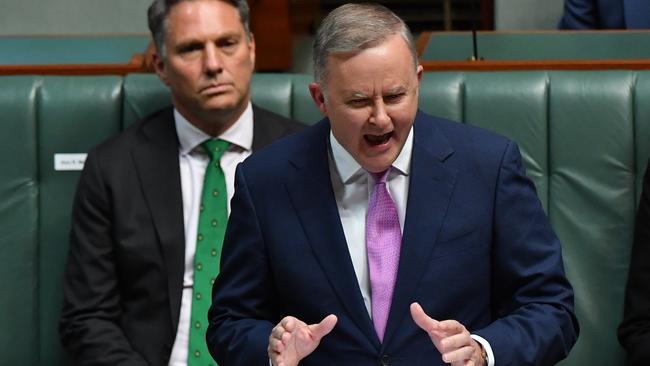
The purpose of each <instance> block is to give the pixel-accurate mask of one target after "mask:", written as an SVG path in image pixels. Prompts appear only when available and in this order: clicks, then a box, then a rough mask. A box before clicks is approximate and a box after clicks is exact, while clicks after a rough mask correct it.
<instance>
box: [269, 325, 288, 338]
mask: <svg viewBox="0 0 650 366" xmlns="http://www.w3.org/2000/svg"><path fill="white" fill-rule="evenodd" d="M284 332H285V329H284V327H283V326H281V325H279V324H278V325H277V326H276V327H275V328H273V330H272V331H271V337H273V338H277V339H280V338H282V334H284Z"/></svg>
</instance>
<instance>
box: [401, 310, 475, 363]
mask: <svg viewBox="0 0 650 366" xmlns="http://www.w3.org/2000/svg"><path fill="white" fill-rule="evenodd" d="M411 316H412V317H413V320H414V321H415V324H417V325H418V326H419V327H420V328H422V329H423V330H424V331H425V332H427V334H428V335H429V337H430V338H431V341H432V342H433V344H434V345H435V346H436V348H437V349H438V351H439V352H440V354H441V355H442V360H443V361H444V362H446V363H449V364H451V365H452V366H484V365H485V364H486V363H485V359H484V358H483V356H482V351H481V350H482V348H481V346H480V345H479V344H478V342H476V341H475V340H474V339H472V337H470V334H469V331H468V330H467V329H466V328H465V326H464V325H462V324H461V323H459V322H458V321H456V320H443V321H437V320H435V319H432V318H431V317H429V316H428V315H427V314H426V313H425V312H424V310H423V309H422V307H421V306H420V304H418V303H416V302H414V303H413V304H411Z"/></svg>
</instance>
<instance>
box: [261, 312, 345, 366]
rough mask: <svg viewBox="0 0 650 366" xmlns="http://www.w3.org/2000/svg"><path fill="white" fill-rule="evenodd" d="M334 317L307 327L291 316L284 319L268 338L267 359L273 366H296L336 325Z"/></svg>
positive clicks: (327, 317)
mask: <svg viewBox="0 0 650 366" xmlns="http://www.w3.org/2000/svg"><path fill="white" fill-rule="evenodd" d="M336 321H337V318H336V315H334V314H330V315H328V316H326V317H325V319H323V320H322V321H321V322H320V323H318V324H311V325H307V324H305V322H303V321H301V320H299V319H296V318H294V317H292V316H287V317H284V318H283V319H282V320H281V321H280V323H278V325H276V326H275V327H274V328H273V330H272V331H271V335H270V336H269V347H268V349H267V350H268V353H269V359H271V363H272V364H273V365H274V366H296V365H298V362H300V360H302V359H303V358H305V357H307V356H308V355H309V354H311V353H312V352H314V350H315V349H316V347H318V344H319V343H320V340H321V339H322V338H323V337H324V336H326V335H327V334H329V332H331V331H332V329H334V326H335V325H336Z"/></svg>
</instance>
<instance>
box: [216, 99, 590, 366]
mask: <svg viewBox="0 0 650 366" xmlns="http://www.w3.org/2000/svg"><path fill="white" fill-rule="evenodd" d="M329 132H330V126H329V121H328V120H323V121H321V122H319V123H318V124H317V125H315V126H313V127H311V128H308V129H305V130H304V131H302V132H300V133H298V134H295V135H293V136H291V137H289V138H287V139H285V140H283V141H282V142H280V143H277V144H272V145H270V146H269V147H268V148H266V149H263V150H262V151H260V152H258V154H256V155H255V156H254V157H252V158H251V159H248V160H247V161H246V162H245V163H243V164H242V165H240V166H239V168H238V171H237V174H236V184H235V185H236V188H235V196H234V198H233V200H232V201H231V204H232V206H231V208H232V211H231V216H230V221H229V224H228V228H227V231H226V238H225V242H224V248H223V254H222V260H221V274H220V275H219V277H218V279H217V281H216V283H215V287H214V289H213V305H212V308H211V309H210V312H209V318H210V321H211V322H210V326H209V328H208V332H207V338H208V346H209V348H210V351H211V353H212V355H213V356H214V357H215V359H216V360H217V362H218V363H219V364H220V365H221V366H231V365H263V364H264V362H265V360H266V362H268V360H267V352H266V347H267V345H268V337H269V334H270V331H271V328H272V327H273V326H274V325H275V324H276V323H277V322H278V321H279V320H280V319H281V318H282V317H284V316H286V315H292V316H296V317H298V318H299V319H301V320H303V321H305V322H306V323H308V324H310V323H316V322H319V321H320V320H321V319H323V318H324V317H325V316H326V315H328V314H330V313H333V314H336V315H337V316H338V323H337V324H336V327H335V328H334V330H333V331H332V333H330V334H329V335H327V336H326V337H325V338H323V340H322V342H321V343H320V345H319V347H318V348H317V350H316V351H315V352H314V353H313V354H312V355H310V356H309V357H308V358H306V359H305V360H303V362H301V365H323V366H324V365H355V366H359V365H376V364H377V363H378V361H381V362H383V363H381V364H386V365H388V364H391V365H405V366H406V365H408V366H415V365H427V366H430V365H436V364H438V365H442V364H443V363H442V361H441V359H440V354H439V353H438V352H437V351H436V349H435V347H434V346H433V344H432V343H431V340H430V339H429V337H428V336H427V335H426V333H425V332H424V331H422V330H420V329H419V328H418V327H417V325H416V324H415V323H414V322H413V320H412V318H411V315H410V313H409V305H410V304H411V303H412V302H414V301H418V302H419V303H420V304H421V305H422V307H423V308H424V310H425V311H426V312H427V313H428V314H430V315H431V316H432V317H434V318H437V319H441V320H442V319H456V320H458V321H460V322H461V323H463V324H464V325H465V326H466V327H467V328H468V329H469V330H470V331H471V332H473V333H475V334H478V335H480V336H482V337H484V338H485V339H487V340H488V341H489V342H490V344H491V346H492V348H493V350H494V352H495V358H496V360H497V364H498V365H500V366H501V365H504V366H505V365H517V366H521V365H551V364H553V363H554V362H556V361H558V360H559V359H561V358H563V357H565V356H566V355H567V353H568V352H569V349H570V348H571V346H572V345H573V343H574V342H575V340H576V337H577V333H578V325H577V321H576V318H575V316H574V313H573V292H572V289H571V286H570V285H569V283H568V282H567V280H566V278H565V276H564V269H563V264H562V256H561V253H560V243H559V241H558V239H557V237H556V236H555V234H554V233H553V231H552V229H551V228H550V226H549V223H548V221H547V218H546V216H545V214H544V212H543V210H542V207H541V205H540V202H539V200H538V198H537V196H536V194H535V189H534V186H533V184H532V182H531V181H530V180H529V179H527V178H526V176H525V175H524V171H523V167H522V165H521V158H520V154H519V151H518V149H517V147H516V146H515V144H514V143H513V142H511V141H508V140H506V139H505V138H503V137H500V136H497V135H494V134H492V133H489V132H487V131H484V130H481V129H477V128H472V127H468V126H465V125H462V124H458V123H455V122H450V121H446V120H442V119H438V118H435V117H431V116H427V115H425V114H424V113H422V112H419V113H418V115H417V118H416V121H415V124H414V143H413V155H412V162H411V175H410V183H409V184H410V186H409V197H408V203H407V209H406V222H405V227H404V233H403V242H402V251H401V256H400V265H399V270H398V275H397V283H396V288H395V293H394V298H393V303H392V306H391V311H390V315H389V319H388V324H387V329H386V334H385V338H384V342H383V343H382V344H380V342H379V340H378V337H377V335H376V334H375V331H374V328H373V325H372V322H371V319H370V317H369V315H368V312H367V311H366V308H365V307H364V304H363V300H362V297H361V292H360V290H359V286H358V283H357V279H356V277H355V274H354V269H353V266H352V262H351V259H350V255H349V251H348V248H347V244H346V241H345V236H344V233H343V229H342V226H341V221H340V218H339V214H338V209H337V205H336V201H335V199H334V195H333V191H332V186H331V180H330V175H329V169H328V136H329Z"/></svg>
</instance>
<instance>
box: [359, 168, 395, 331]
mask: <svg viewBox="0 0 650 366" xmlns="http://www.w3.org/2000/svg"><path fill="white" fill-rule="evenodd" d="M389 171H390V168H389V169H387V170H386V171H383V172H381V173H371V174H372V176H373V177H374V178H375V188H374V189H373V191H372V195H371V196H370V202H368V216H367V218H366V248H367V250H368V265H369V267H370V287H371V302H372V322H373V324H374V325H375V331H376V332H377V335H378V336H379V340H380V341H382V342H383V340H384V332H385V331H386V322H387V321H388V313H389V312H390V304H391V301H392V299H393V289H394V288H395V279H396V277H397V266H398V264H399V253H400V245H401V242H402V233H401V231H400V226H399V218H398V217H397V208H396V207H395V202H393V199H392V198H391V197H390V194H389V193H388V189H387V188H386V178H387V177H388V172H389Z"/></svg>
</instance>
